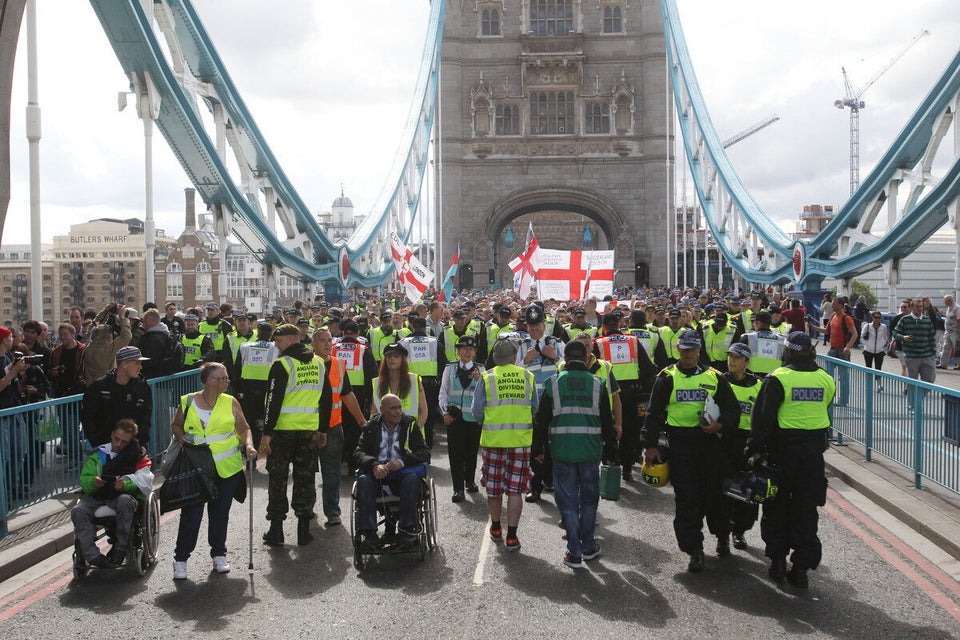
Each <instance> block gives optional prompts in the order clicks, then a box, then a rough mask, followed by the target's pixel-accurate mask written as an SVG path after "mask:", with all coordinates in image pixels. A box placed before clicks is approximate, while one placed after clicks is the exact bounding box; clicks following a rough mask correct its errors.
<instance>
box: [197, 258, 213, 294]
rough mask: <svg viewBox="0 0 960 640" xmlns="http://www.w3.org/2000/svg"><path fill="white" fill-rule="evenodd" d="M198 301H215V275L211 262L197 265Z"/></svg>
mask: <svg viewBox="0 0 960 640" xmlns="http://www.w3.org/2000/svg"><path fill="white" fill-rule="evenodd" d="M196 299H197V300H212V299H213V273H212V272H211V269H210V263H209V262H198V263H197V295H196Z"/></svg>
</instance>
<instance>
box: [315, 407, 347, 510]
mask: <svg viewBox="0 0 960 640" xmlns="http://www.w3.org/2000/svg"><path fill="white" fill-rule="evenodd" d="M342 455H343V425H342V424H338V425H337V426H335V427H334V428H332V429H329V430H327V444H325V445H324V446H323V448H322V449H320V478H321V479H322V481H323V490H322V498H323V515H325V516H327V517H328V518H330V517H333V516H339V515H340V459H341V456H342Z"/></svg>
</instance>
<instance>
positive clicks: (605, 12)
mask: <svg viewBox="0 0 960 640" xmlns="http://www.w3.org/2000/svg"><path fill="white" fill-rule="evenodd" d="M666 91H667V76H666V48H665V41H664V35H663V24H662V20H661V17H660V4H659V2H658V1H657V0H448V2H447V8H446V17H445V22H444V34H443V51H442V62H441V77H440V95H441V103H440V108H441V111H440V140H441V158H442V163H441V164H442V169H441V173H442V175H441V176H440V181H439V183H440V184H442V189H441V203H440V206H441V207H442V210H443V229H442V232H441V233H442V234H443V235H442V238H443V245H442V246H443V252H444V254H445V255H443V256H441V257H440V260H439V261H438V264H440V265H446V264H447V263H448V261H449V259H450V255H452V253H453V250H454V247H455V246H456V244H457V242H459V243H460V247H461V257H460V265H461V266H460V274H461V275H460V281H459V282H458V286H460V287H471V286H472V287H485V286H488V282H489V281H488V273H489V271H490V269H493V270H494V273H495V277H496V280H497V283H498V284H501V285H502V284H503V283H510V282H511V278H510V270H509V268H508V267H507V263H508V262H509V261H510V260H511V259H512V258H513V257H514V256H516V255H517V254H518V253H519V252H520V251H522V249H523V246H524V241H525V238H526V230H527V226H528V224H527V223H528V222H531V221H532V222H533V227H534V230H535V231H536V233H537V238H538V239H539V242H540V245H541V246H543V247H546V248H553V249H583V248H585V247H589V248H593V249H614V250H615V251H616V269H617V276H616V283H615V284H616V285H617V286H620V285H633V284H644V283H664V282H666V280H667V244H668V243H667V235H666V234H667V228H666V218H667V213H668V206H669V202H668V194H669V193H670V188H671V183H669V182H668V181H669V180H672V178H671V177H672V175H673V170H672V165H673V157H672V156H669V155H668V154H669V153H670V145H669V144H668V140H667V136H668V129H669V133H670V134H671V135H672V133H673V131H672V128H673V125H672V121H673V106H672V98H671V99H670V101H669V102H668V100H667V96H666ZM668 166H669V171H668Z"/></svg>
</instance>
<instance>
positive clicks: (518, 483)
mask: <svg viewBox="0 0 960 640" xmlns="http://www.w3.org/2000/svg"><path fill="white" fill-rule="evenodd" d="M482 452H483V469H482V470H481V472H480V484H482V485H483V488H484V489H486V491H487V497H489V498H499V497H500V496H501V495H503V494H504V493H505V494H507V495H508V496H509V495H517V494H523V493H526V492H527V483H528V482H530V477H531V475H532V474H531V473H530V447H517V448H516V449H490V448H487V447H483V448H482Z"/></svg>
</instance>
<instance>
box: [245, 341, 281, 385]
mask: <svg viewBox="0 0 960 640" xmlns="http://www.w3.org/2000/svg"><path fill="white" fill-rule="evenodd" d="M279 355H280V350H279V349H277V346H276V345H275V344H273V343H272V342H269V341H267V340H257V341H255V342H247V343H244V344H242V345H240V379H241V380H263V381H266V380H267V379H268V378H269V377H270V367H272V366H273V362H274V361H275V360H276V359H277V357H279Z"/></svg>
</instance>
